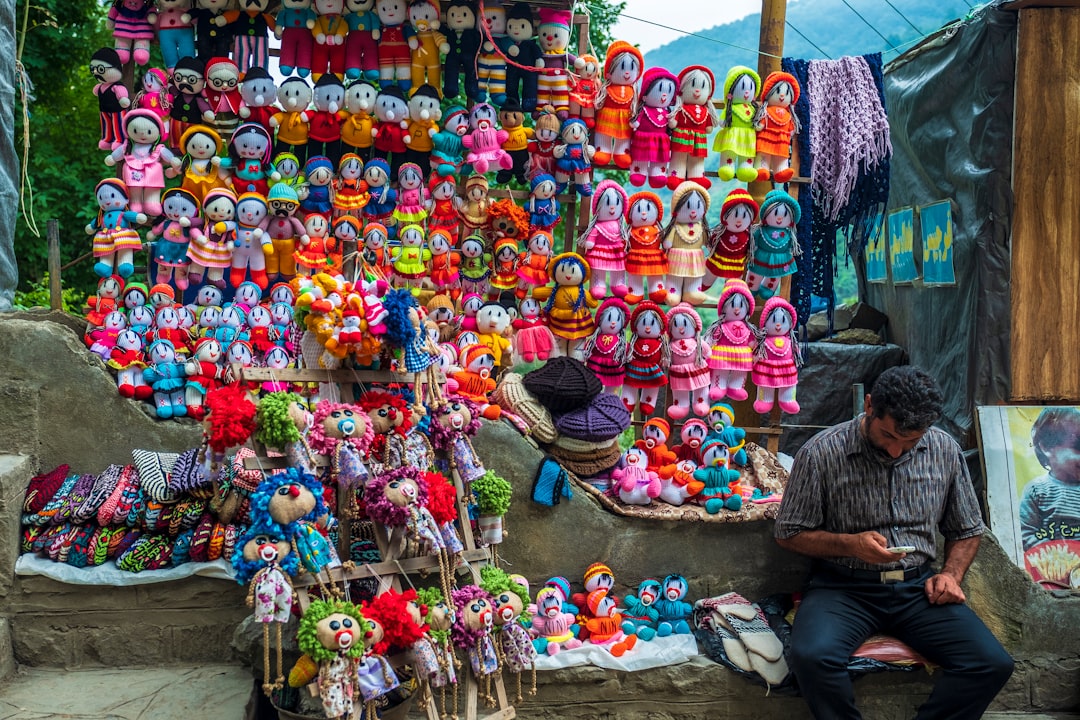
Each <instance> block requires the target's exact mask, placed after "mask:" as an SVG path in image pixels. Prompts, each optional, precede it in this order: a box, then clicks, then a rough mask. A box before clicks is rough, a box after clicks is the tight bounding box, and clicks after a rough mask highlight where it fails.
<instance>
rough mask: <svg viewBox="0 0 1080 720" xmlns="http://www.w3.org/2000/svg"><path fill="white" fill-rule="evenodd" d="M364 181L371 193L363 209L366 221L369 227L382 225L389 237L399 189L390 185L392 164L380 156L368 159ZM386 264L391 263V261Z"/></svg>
mask: <svg viewBox="0 0 1080 720" xmlns="http://www.w3.org/2000/svg"><path fill="white" fill-rule="evenodd" d="M364 182H366V183H367V185H368V192H369V193H370V194H371V196H370V197H369V198H368V202H367V205H365V206H364V209H363V211H362V214H363V216H364V222H365V224H366V225H367V227H368V228H369V229H370V228H371V226H372V224H378V225H380V226H382V227H383V228H384V230H386V234H387V236H388V239H389V234H390V230H391V228H393V227H394V207H395V206H396V205H397V190H394V189H392V188H391V187H390V165H389V164H388V163H387V162H386V160H383V159H382V158H378V157H376V158H372V159H371V160H368V162H367V164H365V165H364ZM366 236H367V233H366V232H365V237H366ZM386 264H387V265H389V261H387V263H386Z"/></svg>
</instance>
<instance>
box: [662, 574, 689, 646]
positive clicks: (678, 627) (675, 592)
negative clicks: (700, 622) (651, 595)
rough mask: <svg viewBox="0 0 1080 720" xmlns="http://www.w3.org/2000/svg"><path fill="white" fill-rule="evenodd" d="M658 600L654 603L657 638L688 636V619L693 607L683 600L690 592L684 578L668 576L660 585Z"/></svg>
mask: <svg viewBox="0 0 1080 720" xmlns="http://www.w3.org/2000/svg"><path fill="white" fill-rule="evenodd" d="M660 591H661V595H660V599H658V600H657V601H656V611H657V612H658V613H659V614H660V617H659V619H658V622H657V626H656V634H657V636H658V637H667V636H668V635H689V634H690V623H689V622H687V620H688V619H689V618H690V614H691V612H693V607H692V606H691V605H690V603H688V602H685V601H684V598H685V597H686V594H687V593H688V592H689V591H690V586H689V585H688V584H687V582H686V578H684V577H683V576H682V575H668V576H667V577H665V578H664V579H663V580H662V581H661V583H660Z"/></svg>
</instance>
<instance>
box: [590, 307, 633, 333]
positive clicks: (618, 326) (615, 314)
mask: <svg viewBox="0 0 1080 720" xmlns="http://www.w3.org/2000/svg"><path fill="white" fill-rule="evenodd" d="M596 324H597V326H598V327H599V328H600V331H601V332H605V333H608V334H609V335H614V334H616V333H620V332H622V331H623V328H625V327H626V315H625V313H623V311H622V310H620V309H619V308H617V307H609V308H605V309H604V312H602V313H600V316H599V317H597V318H596Z"/></svg>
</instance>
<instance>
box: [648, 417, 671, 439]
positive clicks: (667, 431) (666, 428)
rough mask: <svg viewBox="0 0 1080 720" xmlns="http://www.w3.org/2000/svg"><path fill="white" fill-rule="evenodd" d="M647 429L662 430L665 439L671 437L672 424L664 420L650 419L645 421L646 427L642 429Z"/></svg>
mask: <svg viewBox="0 0 1080 720" xmlns="http://www.w3.org/2000/svg"><path fill="white" fill-rule="evenodd" d="M647 427H655V428H660V430H662V431H663V433H664V437H671V423H669V422H668V421H667V420H665V419H664V418H658V417H657V418H649V419H648V420H646V421H645V425H644V426H643V428H642V429H644V428H647Z"/></svg>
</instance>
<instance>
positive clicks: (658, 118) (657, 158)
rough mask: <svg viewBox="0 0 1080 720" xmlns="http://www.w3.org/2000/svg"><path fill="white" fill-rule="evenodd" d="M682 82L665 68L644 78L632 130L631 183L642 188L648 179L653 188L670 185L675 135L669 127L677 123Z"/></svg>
mask: <svg viewBox="0 0 1080 720" xmlns="http://www.w3.org/2000/svg"><path fill="white" fill-rule="evenodd" d="M677 88H678V82H677V81H676V79H675V76H674V75H672V74H671V73H670V72H668V71H667V70H665V69H664V68H649V69H648V70H646V71H645V74H644V75H643V76H642V78H641V95H640V96H639V100H638V103H639V104H638V107H637V108H636V112H635V113H634V118H633V119H632V120H631V121H630V127H631V128H632V129H633V131H634V134H633V135H632V136H631V138H630V184H631V185H633V186H634V187H641V186H642V185H644V184H645V179H646V176H647V177H648V181H649V187H653V188H662V187H666V186H667V171H668V165H669V164H670V163H671V136H670V135H669V134H668V133H669V132H670V131H669V130H668V125H669V123H670V124H674V122H675V119H674V115H673V112H672V111H673V110H674V106H675V100H676V98H677V97H678V95H677V94H676V90H677Z"/></svg>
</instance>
